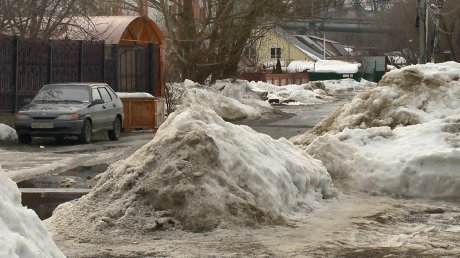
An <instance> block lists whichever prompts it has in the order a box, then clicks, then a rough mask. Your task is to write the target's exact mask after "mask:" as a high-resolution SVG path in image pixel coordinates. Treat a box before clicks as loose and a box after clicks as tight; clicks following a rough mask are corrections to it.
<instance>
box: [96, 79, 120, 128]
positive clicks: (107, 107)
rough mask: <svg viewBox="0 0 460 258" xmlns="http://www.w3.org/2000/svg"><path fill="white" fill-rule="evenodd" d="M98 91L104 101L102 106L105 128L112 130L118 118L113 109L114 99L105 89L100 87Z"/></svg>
mask: <svg viewBox="0 0 460 258" xmlns="http://www.w3.org/2000/svg"><path fill="white" fill-rule="evenodd" d="M98 90H99V93H100V94H101V97H102V100H104V104H103V105H102V109H103V121H104V127H106V128H111V127H112V125H113V121H115V117H116V116H115V113H114V109H113V100H112V97H111V96H110V94H109V92H108V91H107V89H106V88H105V87H98Z"/></svg>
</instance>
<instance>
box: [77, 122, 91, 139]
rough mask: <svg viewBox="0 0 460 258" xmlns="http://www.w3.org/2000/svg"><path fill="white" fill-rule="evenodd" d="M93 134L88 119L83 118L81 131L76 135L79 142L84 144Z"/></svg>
mask: <svg viewBox="0 0 460 258" xmlns="http://www.w3.org/2000/svg"><path fill="white" fill-rule="evenodd" d="M92 134H93V129H92V126H91V122H90V121H89V120H85V122H84V123H83V127H82V128H81V133H80V135H79V136H78V139H79V140H80V143H83V144H86V143H90V142H91V136H92Z"/></svg>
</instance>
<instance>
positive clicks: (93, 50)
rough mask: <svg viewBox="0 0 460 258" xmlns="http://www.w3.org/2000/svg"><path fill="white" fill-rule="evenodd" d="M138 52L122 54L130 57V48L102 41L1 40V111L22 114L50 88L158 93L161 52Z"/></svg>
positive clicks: (139, 49) (151, 49) (147, 49)
mask: <svg viewBox="0 0 460 258" xmlns="http://www.w3.org/2000/svg"><path fill="white" fill-rule="evenodd" d="M134 50H135V51H134V54H129V55H127V57H126V56H123V55H122V54H121V53H122V52H123V53H127V52H130V49H129V47H120V46H118V45H104V42H102V41H71V40H33V39H25V38H18V37H12V36H4V35H0V112H16V111H17V110H18V109H19V108H20V107H22V106H23V104H24V99H26V98H32V97H33V96H34V95H35V94H36V93H37V92H38V90H39V89H40V88H41V87H42V86H43V85H45V84H49V83H63V82H106V83H108V84H109V85H111V86H112V87H113V88H114V90H116V91H124V92H134V91H138V92H150V93H152V94H154V93H155V92H156V88H157V87H156V85H159V84H158V83H159V71H160V70H159V64H160V60H159V58H160V57H159V48H158V47H157V46H155V45H153V44H149V45H148V47H137V48H135V49H134ZM157 52H158V53H157ZM120 60H124V61H123V62H120ZM121 71H125V72H124V73H121Z"/></svg>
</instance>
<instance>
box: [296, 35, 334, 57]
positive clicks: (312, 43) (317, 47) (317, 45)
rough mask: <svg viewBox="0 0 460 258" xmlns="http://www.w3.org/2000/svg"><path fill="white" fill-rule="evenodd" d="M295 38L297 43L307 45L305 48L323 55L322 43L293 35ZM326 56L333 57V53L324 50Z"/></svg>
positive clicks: (304, 36) (305, 36)
mask: <svg viewBox="0 0 460 258" xmlns="http://www.w3.org/2000/svg"><path fill="white" fill-rule="evenodd" d="M295 37H296V38H297V39H298V40H299V41H301V42H302V43H304V44H305V45H307V46H309V47H311V48H312V49H314V50H315V51H317V52H318V53H323V51H324V46H323V42H319V41H315V40H312V39H311V38H310V37H309V36H307V35H295ZM326 56H327V57H329V56H334V53H333V52H331V51H330V50H328V49H327V48H326Z"/></svg>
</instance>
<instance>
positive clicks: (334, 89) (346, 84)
mask: <svg viewBox="0 0 460 258" xmlns="http://www.w3.org/2000/svg"><path fill="white" fill-rule="evenodd" d="M313 83H320V84H322V85H324V86H323V87H324V90H325V91H326V92H327V93H329V94H335V93H343V92H356V91H362V90H364V88H366V87H375V86H376V85H377V83H374V82H370V81H366V80H364V79H361V81H360V82H357V81H355V80H354V79H352V78H348V79H342V80H327V81H320V82H313Z"/></svg>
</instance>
